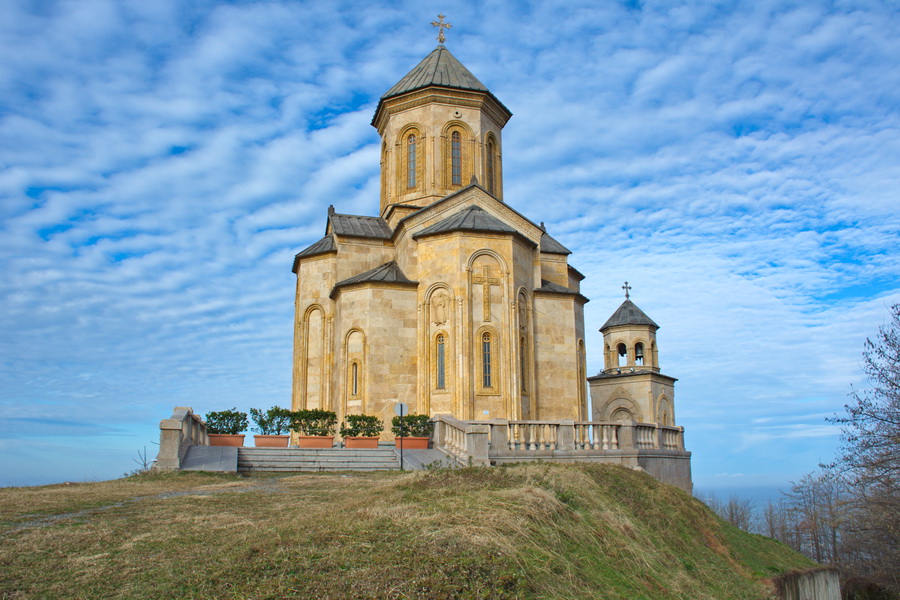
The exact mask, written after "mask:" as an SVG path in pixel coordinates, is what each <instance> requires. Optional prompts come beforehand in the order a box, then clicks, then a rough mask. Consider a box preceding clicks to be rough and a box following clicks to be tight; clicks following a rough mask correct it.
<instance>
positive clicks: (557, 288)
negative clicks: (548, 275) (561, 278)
mask: <svg viewBox="0 0 900 600" xmlns="http://www.w3.org/2000/svg"><path fill="white" fill-rule="evenodd" d="M534 291H535V292H548V293H551V294H565V295H567V296H575V297H576V298H577V299H578V300H580V301H581V302H583V303H585V304H587V303H588V302H590V300H588V299H587V298H586V297H585V296H583V295H581V294H580V293H578V292H576V291H575V290H573V289H570V288H567V287H566V286H564V285H559V284H558V283H553V282H552V281H547V280H546V279H541V287H539V288H536V289H535V290H534Z"/></svg>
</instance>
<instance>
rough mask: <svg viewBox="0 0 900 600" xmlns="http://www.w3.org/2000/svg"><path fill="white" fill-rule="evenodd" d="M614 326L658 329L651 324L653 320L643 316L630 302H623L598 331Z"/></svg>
mask: <svg viewBox="0 0 900 600" xmlns="http://www.w3.org/2000/svg"><path fill="white" fill-rule="evenodd" d="M616 325H649V326H650V327H653V328H655V329H659V325H657V324H656V323H654V322H653V319H651V318H650V317H648V316H647V315H646V314H644V311H642V310H641V309H639V308H638V307H637V305H636V304H635V303H634V302H632V301H631V300H627V299H626V300H625V302H623V303H622V305H621V306H620V307H619V308H617V309H616V312H614V313H613V314H612V316H611V317H610V318H609V319H607V320H606V323H604V324H603V327H601V328H600V331H603V330H604V329H608V328H610V327H615V326H616Z"/></svg>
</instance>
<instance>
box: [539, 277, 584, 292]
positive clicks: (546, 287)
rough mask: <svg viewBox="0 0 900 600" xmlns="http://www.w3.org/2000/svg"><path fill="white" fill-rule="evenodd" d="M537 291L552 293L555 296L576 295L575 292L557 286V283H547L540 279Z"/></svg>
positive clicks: (562, 286)
mask: <svg viewBox="0 0 900 600" xmlns="http://www.w3.org/2000/svg"><path fill="white" fill-rule="evenodd" d="M537 291H541V292H553V293H555V294H577V293H578V292H576V291H575V290H570V289H569V288H567V287H566V286H564V285H559V284H558V283H553V282H552V281H547V280H546V279H541V287H539V288H538V289H537Z"/></svg>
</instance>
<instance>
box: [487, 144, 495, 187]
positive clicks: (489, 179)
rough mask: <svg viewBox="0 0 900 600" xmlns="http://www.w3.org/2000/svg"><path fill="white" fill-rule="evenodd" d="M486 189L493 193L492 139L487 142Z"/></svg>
mask: <svg viewBox="0 0 900 600" xmlns="http://www.w3.org/2000/svg"><path fill="white" fill-rule="evenodd" d="M486 178H487V190H488V192H490V193H491V194H493V193H494V140H488V143H487V175H486Z"/></svg>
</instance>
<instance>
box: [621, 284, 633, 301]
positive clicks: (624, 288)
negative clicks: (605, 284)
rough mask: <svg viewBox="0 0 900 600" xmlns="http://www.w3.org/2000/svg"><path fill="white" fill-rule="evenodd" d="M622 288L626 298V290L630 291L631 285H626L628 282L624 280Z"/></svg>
mask: <svg viewBox="0 0 900 600" xmlns="http://www.w3.org/2000/svg"><path fill="white" fill-rule="evenodd" d="M622 289H623V290H625V299H626V300H628V292H630V291H631V286H630V285H628V282H627V281H626V282H625V285H623V286H622Z"/></svg>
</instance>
